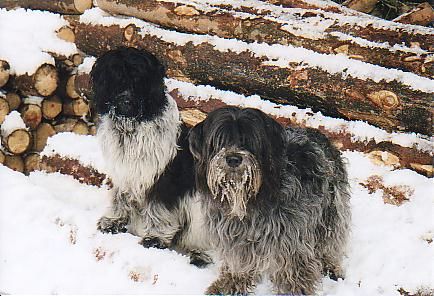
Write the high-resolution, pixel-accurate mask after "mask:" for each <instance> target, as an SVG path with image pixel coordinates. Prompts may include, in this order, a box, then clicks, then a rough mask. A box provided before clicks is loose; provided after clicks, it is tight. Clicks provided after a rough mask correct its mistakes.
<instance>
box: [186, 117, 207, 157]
mask: <svg viewBox="0 0 434 296" xmlns="http://www.w3.org/2000/svg"><path fill="white" fill-rule="evenodd" d="M188 142H189V146H190V152H191V154H193V157H194V158H195V159H200V158H201V155H202V144H203V122H200V123H198V124H196V125H195V126H194V127H193V128H192V129H191V130H190V133H189V135H188Z"/></svg>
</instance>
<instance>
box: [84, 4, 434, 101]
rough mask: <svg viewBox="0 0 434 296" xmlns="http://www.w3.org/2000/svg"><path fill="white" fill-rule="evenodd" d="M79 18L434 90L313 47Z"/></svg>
mask: <svg viewBox="0 0 434 296" xmlns="http://www.w3.org/2000/svg"><path fill="white" fill-rule="evenodd" d="M80 22H82V23H85V24H93V25H103V26H110V25H118V26H120V27H122V28H125V27H127V26H128V25H130V24H134V25H136V26H138V27H139V28H140V29H141V31H140V34H141V35H142V36H143V37H146V35H154V36H158V37H159V38H161V39H162V40H164V41H167V42H171V43H174V44H176V45H180V46H184V45H185V44H187V43H189V42H192V43H193V44H194V45H199V44H202V43H209V44H211V45H213V46H214V48H215V49H216V50H218V51H221V52H229V51H232V52H236V53H242V52H248V53H250V54H251V55H253V56H255V57H259V58H264V59H266V60H265V61H264V62H263V65H264V66H265V65H266V66H276V67H287V66H288V65H289V64H290V63H298V64H299V65H300V67H301V68H302V67H303V66H304V65H306V66H310V67H317V68H320V69H322V70H324V71H326V72H328V73H330V74H339V73H340V74H342V76H343V77H346V76H351V77H354V78H359V79H362V80H367V79H371V80H373V81H375V82H380V81H382V80H384V81H386V82H391V81H397V82H399V83H402V84H404V85H406V86H408V87H409V88H411V89H413V90H420V91H422V92H427V93H431V92H434V81H433V80H431V79H428V78H425V77H420V76H418V75H415V74H413V73H408V72H404V71H401V70H396V69H387V68H383V67H380V66H377V65H372V64H368V63H365V62H362V61H357V60H353V59H350V58H347V57H345V56H342V55H328V54H320V53H316V52H314V51H312V50H308V49H305V48H299V47H293V46H290V45H288V46H283V45H279V44H275V45H268V44H263V43H256V42H255V43H246V42H242V41H239V40H236V39H225V38H220V37H216V36H210V35H196V34H186V33H179V32H175V31H168V30H164V29H161V28H159V27H157V26H155V25H152V24H150V23H147V22H144V21H141V20H139V19H136V18H127V19H126V18H119V17H113V16H110V15H109V14H107V13H105V12H104V11H102V10H101V9H99V8H93V9H90V10H87V11H86V12H85V13H84V14H83V15H81V17H80Z"/></svg>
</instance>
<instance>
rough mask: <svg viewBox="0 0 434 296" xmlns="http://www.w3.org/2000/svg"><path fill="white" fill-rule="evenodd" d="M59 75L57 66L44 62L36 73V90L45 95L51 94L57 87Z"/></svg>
mask: <svg viewBox="0 0 434 296" xmlns="http://www.w3.org/2000/svg"><path fill="white" fill-rule="evenodd" d="M58 81H59V77H58V74H57V70H56V67H54V66H53V65H50V64H44V65H42V66H40V67H39V68H38V70H36V73H35V75H34V86H35V89H36V91H37V92H38V93H39V94H40V95H41V96H44V97H47V96H50V95H52V94H53V93H54V91H55V90H56V89H57V85H58Z"/></svg>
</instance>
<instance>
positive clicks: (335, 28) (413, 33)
mask: <svg viewBox="0 0 434 296" xmlns="http://www.w3.org/2000/svg"><path fill="white" fill-rule="evenodd" d="M260 1H262V2H269V3H274V4H279V5H282V6H283V7H286V8H287V9H291V8H292V7H293V3H294V2H297V0H260ZM213 2H215V1H213ZM315 2H317V1H315ZM320 3H323V4H325V5H327V3H328V2H324V1H320ZM314 5H315V6H318V5H316V4H314ZM294 7H295V6H294ZM242 8H243V9H240V10H241V11H245V10H247V8H246V5H243V6H242ZM249 8H250V7H249ZM342 8H343V7H341V9H340V11H325V10H324V9H323V11H324V12H317V13H315V12H312V11H309V12H306V13H305V14H302V18H303V20H304V22H307V23H309V18H316V17H318V16H321V15H324V16H325V17H326V18H327V19H328V21H329V24H328V25H325V29H324V30H325V32H327V33H332V32H340V33H344V34H348V35H351V36H355V37H359V38H363V39H367V40H371V41H374V42H388V43H389V44H391V45H396V46H399V45H403V44H404V45H406V46H408V47H417V48H419V47H420V48H422V49H424V50H427V51H433V49H434V45H433V44H434V43H433V40H434V36H433V34H432V30H431V29H423V28H420V27H417V26H404V25H398V24H396V23H394V22H390V21H386V20H380V19H378V18H376V17H372V16H369V15H365V14H362V13H357V11H354V10H353V12H355V13H356V14H353V15H351V14H352V13H351V12H349V9H347V10H345V11H344V10H343V9H342ZM261 9H262V10H264V8H263V7H261ZM249 11H252V9H249ZM282 13H283V14H285V13H288V10H286V11H283V12H282ZM343 14H344V15H343ZM312 20H313V19H312ZM313 23H315V22H314V21H313Z"/></svg>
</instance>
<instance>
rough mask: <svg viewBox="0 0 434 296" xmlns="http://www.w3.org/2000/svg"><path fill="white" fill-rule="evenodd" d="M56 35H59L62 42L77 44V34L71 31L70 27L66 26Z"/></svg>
mask: <svg viewBox="0 0 434 296" xmlns="http://www.w3.org/2000/svg"><path fill="white" fill-rule="evenodd" d="M56 35H57V37H59V38H60V39H62V40H65V41H66V42H71V43H74V42H75V33H74V31H73V29H71V28H70V27H68V26H64V27H62V28H60V29H59V30H58V31H57V33H56Z"/></svg>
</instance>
